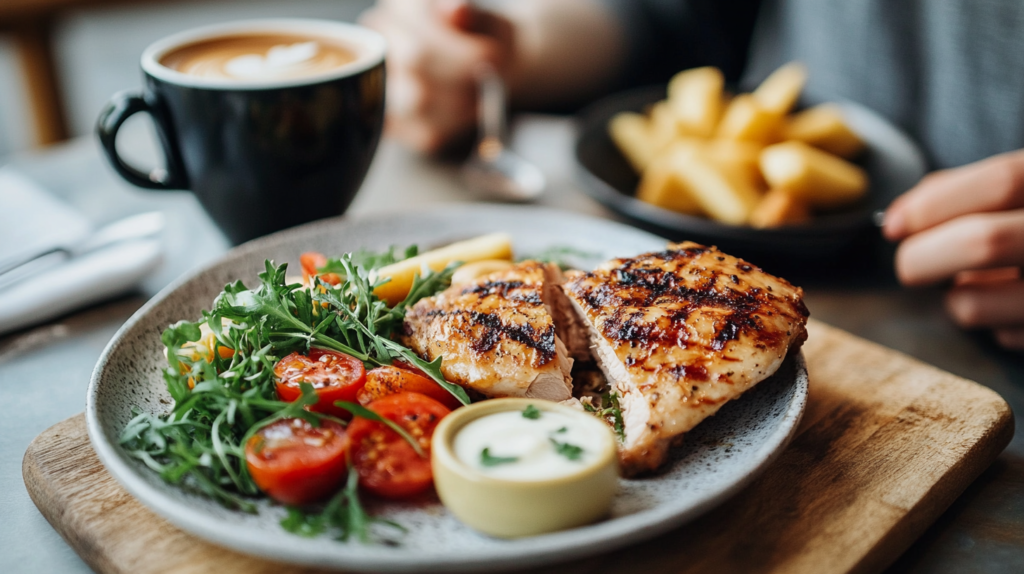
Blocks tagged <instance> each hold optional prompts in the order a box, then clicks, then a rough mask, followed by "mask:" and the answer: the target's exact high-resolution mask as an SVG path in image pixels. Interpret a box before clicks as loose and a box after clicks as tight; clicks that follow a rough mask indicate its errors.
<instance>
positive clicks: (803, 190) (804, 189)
mask: <svg viewBox="0 0 1024 574" xmlns="http://www.w3.org/2000/svg"><path fill="white" fill-rule="evenodd" d="M761 172H762V173H763V174H764V177H765V179H766V180H768V183H769V184H770V185H771V186H772V187H778V188H785V189H786V190H788V191H789V192H790V193H792V194H793V195H794V196H795V197H798V198H801V199H803V200H805V201H807V203H808V204H809V205H810V206H811V207H814V208H820V209H833V208H837V207H842V206H844V205H848V204H850V203H853V202H855V201H857V200H858V199H860V198H861V197H863V196H864V194H865V193H866V192H867V186H868V179H867V175H866V174H865V173H864V170H863V169H861V168H860V167H858V166H856V165H854V164H852V163H850V162H848V161H846V160H844V159H842V158H840V157H837V156H834V155H832V154H830V153H827V152H824V151H821V150H819V149H815V148H813V147H811V146H809V145H807V144H805V143H803V142H798V141H788V142H783V143H780V144H775V145H772V146H768V147H766V148H764V151H762V152H761Z"/></svg>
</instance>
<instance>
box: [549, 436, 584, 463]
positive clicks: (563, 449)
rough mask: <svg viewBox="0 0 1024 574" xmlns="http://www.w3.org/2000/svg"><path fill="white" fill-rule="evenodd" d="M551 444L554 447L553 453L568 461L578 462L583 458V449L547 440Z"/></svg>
mask: <svg viewBox="0 0 1024 574" xmlns="http://www.w3.org/2000/svg"><path fill="white" fill-rule="evenodd" d="M548 440H550V441H551V444H553V445H555V452H556V453H558V454H560V455H562V456H564V457H565V458H567V459H569V460H579V459H580V457H581V456H583V447H581V446H576V445H574V444H569V443H567V442H558V441H557V440H555V439H553V438H552V439H548Z"/></svg>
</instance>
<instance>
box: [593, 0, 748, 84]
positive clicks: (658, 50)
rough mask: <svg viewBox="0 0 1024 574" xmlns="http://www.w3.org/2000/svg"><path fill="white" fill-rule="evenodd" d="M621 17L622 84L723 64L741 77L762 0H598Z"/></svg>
mask: <svg viewBox="0 0 1024 574" xmlns="http://www.w3.org/2000/svg"><path fill="white" fill-rule="evenodd" d="M598 1H600V2H602V3H603V4H604V5H605V6H606V7H607V9H608V10H609V11H610V12H611V13H612V14H613V16H614V17H615V18H616V19H617V20H618V21H619V22H620V23H621V25H622V28H623V30H624V32H625V36H626V42H627V58H626V64H625V65H624V66H623V70H622V73H621V75H620V77H619V85H618V87H620V88H621V87H629V86H637V85H643V84H652V83H661V82H665V81H667V80H668V79H669V78H670V77H671V76H672V75H673V74H674V73H676V72H678V71H680V70H684V69H686V68H693V67H697V66H718V67H719V68H721V69H722V71H723V72H724V73H725V75H726V78H727V80H728V81H730V82H736V81H737V80H738V79H739V77H740V74H741V73H742V72H743V67H744V64H745V62H746V59H747V50H748V48H749V45H750V36H751V33H752V31H753V27H754V21H755V19H756V18H757V11H758V6H759V4H760V0H598Z"/></svg>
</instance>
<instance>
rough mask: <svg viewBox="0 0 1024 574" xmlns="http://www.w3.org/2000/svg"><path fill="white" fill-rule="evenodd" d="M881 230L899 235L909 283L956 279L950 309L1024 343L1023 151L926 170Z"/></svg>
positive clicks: (967, 323) (960, 319) (1011, 342)
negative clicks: (926, 174)
mask: <svg viewBox="0 0 1024 574" xmlns="http://www.w3.org/2000/svg"><path fill="white" fill-rule="evenodd" d="M883 233H884V234H885V236H886V238H888V239H890V240H892V241H898V240H902V244H901V245H900V246H899V249H898V250H897V252H896V274H897V276H898V277H899V280H900V282H901V283H903V284H904V285H908V286H917V285H929V284H935V283H939V282H941V281H945V280H950V279H952V280H953V287H952V288H951V289H950V291H949V294H948V296H947V298H946V308H947V310H948V312H949V314H950V316H951V317H952V318H953V320H954V321H955V322H956V323H957V324H959V325H960V326H962V327H965V328H990V329H993V330H994V332H995V336H996V340H997V341H998V342H999V344H1001V345H1003V346H1004V347H1008V348H1013V349H1024V280H1022V279H1021V275H1020V266H1022V265H1024V150H1019V151H1015V152H1011V153H1006V154H1002V155H997V156H993V157H991V158H988V159H985V160H983V161H979V162H976V163H972V164H969V165H966V166H963V167H960V168H956V169H948V170H942V171H938V172H935V173H932V174H929V175H928V176H926V177H925V178H924V179H922V180H921V182H920V183H919V184H918V185H917V186H916V187H914V188H913V189H912V190H910V191H909V192H907V193H906V194H904V195H903V196H901V197H900V198H899V199H897V200H896V201H895V202H893V204H892V205H891V206H890V207H889V209H888V211H887V212H886V215H885V222H884V226H883Z"/></svg>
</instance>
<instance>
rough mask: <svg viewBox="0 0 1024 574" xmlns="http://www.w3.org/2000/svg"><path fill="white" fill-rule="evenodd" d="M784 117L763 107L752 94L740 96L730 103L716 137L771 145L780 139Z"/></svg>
mask: <svg viewBox="0 0 1024 574" xmlns="http://www.w3.org/2000/svg"><path fill="white" fill-rule="evenodd" d="M782 123H783V122H782V116H781V115H779V114H776V113H775V112H770V111H768V110H766V109H765V108H763V107H761V104H759V103H758V101H757V100H756V99H754V97H753V96H751V95H750V94H740V95H738V96H736V97H734V98H733V99H732V101H731V102H729V107H728V108H726V110H725V114H724V115H723V116H722V121H721V123H719V124H718V130H717V132H716V134H715V135H716V137H718V138H721V139H728V140H743V141H751V142H756V143H760V144H770V143H772V142H774V141H776V140H777V139H778V135H779V132H780V130H781V128H782Z"/></svg>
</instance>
